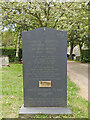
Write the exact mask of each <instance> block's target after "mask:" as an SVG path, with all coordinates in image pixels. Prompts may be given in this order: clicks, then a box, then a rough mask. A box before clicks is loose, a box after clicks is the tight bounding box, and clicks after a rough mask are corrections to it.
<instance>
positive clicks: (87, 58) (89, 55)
mask: <svg viewBox="0 0 90 120" xmlns="http://www.w3.org/2000/svg"><path fill="white" fill-rule="evenodd" d="M81 62H90V50H82V54H81Z"/></svg>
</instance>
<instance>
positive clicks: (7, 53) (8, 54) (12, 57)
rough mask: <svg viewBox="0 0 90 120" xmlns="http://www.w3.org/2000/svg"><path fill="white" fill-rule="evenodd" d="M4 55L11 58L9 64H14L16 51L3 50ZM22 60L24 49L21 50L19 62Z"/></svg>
mask: <svg viewBox="0 0 90 120" xmlns="http://www.w3.org/2000/svg"><path fill="white" fill-rule="evenodd" d="M2 55H6V56H8V57H9V62H14V61H15V59H16V49H12V48H2ZM21 58H22V49H20V50H19V59H18V60H19V61H21Z"/></svg>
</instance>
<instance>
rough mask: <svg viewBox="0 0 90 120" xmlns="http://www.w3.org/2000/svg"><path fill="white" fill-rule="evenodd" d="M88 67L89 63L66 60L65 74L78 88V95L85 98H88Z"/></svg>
mask: <svg viewBox="0 0 90 120" xmlns="http://www.w3.org/2000/svg"><path fill="white" fill-rule="evenodd" d="M88 67H90V64H89V65H88V64H87V63H80V62H76V61H67V75H68V77H69V78H70V80H71V81H73V82H74V83H75V84H76V85H77V86H78V87H79V88H80V91H79V95H80V96H82V97H83V98H85V99H86V100H88ZM89 91H90V89H89ZM89 100H90V99H89Z"/></svg>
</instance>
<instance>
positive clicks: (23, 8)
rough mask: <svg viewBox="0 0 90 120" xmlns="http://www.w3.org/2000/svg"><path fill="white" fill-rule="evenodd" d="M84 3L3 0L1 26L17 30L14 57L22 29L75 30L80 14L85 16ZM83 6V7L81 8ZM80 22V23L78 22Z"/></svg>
mask: <svg viewBox="0 0 90 120" xmlns="http://www.w3.org/2000/svg"><path fill="white" fill-rule="evenodd" d="M83 6H84V7H86V6H85V3H74V2H62V3H60V2H21V3H20V2H5V3H4V4H3V5H2V16H3V27H11V28H14V29H15V30H17V31H18V40H17V48H16V57H18V51H19V47H20V40H21V38H22V36H21V33H22V31H23V30H32V29H34V28H39V27H50V28H55V29H59V30H68V31H71V28H73V30H76V27H77V23H80V22H83V20H82V21H80V17H79V16H81V17H82V18H83V16H84V19H85V17H86V15H85V14H86V12H85V10H86V8H84V7H83ZM82 8H84V9H82ZM80 24H81V23H80Z"/></svg>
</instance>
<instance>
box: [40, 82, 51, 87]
mask: <svg viewBox="0 0 90 120" xmlns="http://www.w3.org/2000/svg"><path fill="white" fill-rule="evenodd" d="M39 87H51V81H39Z"/></svg>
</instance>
